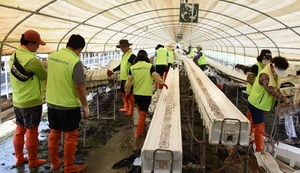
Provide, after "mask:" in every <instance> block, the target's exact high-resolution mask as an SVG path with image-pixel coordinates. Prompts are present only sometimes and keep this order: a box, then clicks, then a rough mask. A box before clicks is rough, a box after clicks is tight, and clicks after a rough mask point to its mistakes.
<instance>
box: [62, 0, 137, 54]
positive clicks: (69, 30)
mask: <svg viewBox="0 0 300 173" xmlns="http://www.w3.org/2000/svg"><path fill="white" fill-rule="evenodd" d="M138 1H142V0H135V1H131V2H126V3H124V4H120V5H117V6H114V7H113V8H109V9H107V10H104V11H101V12H100V13H97V14H96V15H93V16H91V17H89V18H88V19H86V20H84V21H83V22H81V23H79V24H78V25H76V26H75V27H73V28H72V29H70V30H69V31H68V32H67V33H66V34H65V35H64V36H63V37H62V38H61V40H60V42H59V44H58V45H57V50H58V49H59V45H60V43H61V41H62V40H63V39H64V38H65V37H66V36H67V35H68V34H69V33H70V32H71V31H73V30H74V29H76V28H77V27H79V26H80V25H82V24H85V22H87V21H89V20H90V19H92V18H94V17H96V16H98V15H100V14H102V13H105V12H107V11H110V10H112V9H115V8H119V7H121V6H124V5H128V4H131V3H136V2H138ZM105 29H106V30H107V29H108V27H105V28H102V30H105ZM102 30H101V31H102ZM116 32H118V31H116ZM93 37H94V36H93ZM93 37H91V39H93ZM91 39H90V40H91ZM90 40H89V41H87V44H86V49H85V50H86V51H87V47H88V44H89V43H90Z"/></svg>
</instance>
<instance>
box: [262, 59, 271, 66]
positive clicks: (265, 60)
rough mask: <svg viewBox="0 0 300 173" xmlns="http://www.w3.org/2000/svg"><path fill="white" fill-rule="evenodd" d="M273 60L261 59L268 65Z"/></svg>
mask: <svg viewBox="0 0 300 173" xmlns="http://www.w3.org/2000/svg"><path fill="white" fill-rule="evenodd" d="M270 62H271V60H269V59H263V60H262V61H261V63H262V64H263V65H267V64H269V63H270Z"/></svg>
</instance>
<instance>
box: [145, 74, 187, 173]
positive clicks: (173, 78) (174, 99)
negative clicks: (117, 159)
mask: <svg viewBox="0 0 300 173" xmlns="http://www.w3.org/2000/svg"><path fill="white" fill-rule="evenodd" d="M165 83H166V84H167V85H168V86H169V89H168V90H166V89H165V88H164V89H162V91H161V93H160V97H159V100H158V103H157V107H156V109H155V112H154V115H153V118H152V120H151V124H150V127H149V130H148V132H147V136H146V139H145V141H144V145H143V147H142V152H141V158H142V172H143V173H150V172H152V169H153V171H154V172H155V173H169V172H170V170H171V169H172V172H173V173H181V172H182V137H181V118H180V95H179V73H178V69H175V70H174V69H172V68H171V69H170V70H169V73H168V77H167V80H166V82H165ZM171 153H172V154H173V159H172V154H171ZM172 165H173V166H172Z"/></svg>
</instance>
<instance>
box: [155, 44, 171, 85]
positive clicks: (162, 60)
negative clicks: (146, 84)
mask: <svg viewBox="0 0 300 173" xmlns="http://www.w3.org/2000/svg"><path fill="white" fill-rule="evenodd" d="M168 58H169V55H168V51H167V50H166V49H165V48H164V46H163V45H160V44H159V45H157V50H156V51H155V55H154V60H153V64H154V66H155V70H156V71H157V73H158V74H159V75H160V77H161V79H162V80H163V81H165V80H166V79H165V78H164V73H165V72H167V69H168V61H169V60H168ZM162 87H163V86H162V85H159V89H162ZM155 88H157V83H156V84H155Z"/></svg>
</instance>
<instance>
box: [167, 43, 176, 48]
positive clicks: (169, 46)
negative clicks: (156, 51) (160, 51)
mask: <svg viewBox="0 0 300 173" xmlns="http://www.w3.org/2000/svg"><path fill="white" fill-rule="evenodd" d="M166 49H174V46H173V44H171V43H170V44H168V45H167V46H166Z"/></svg>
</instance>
